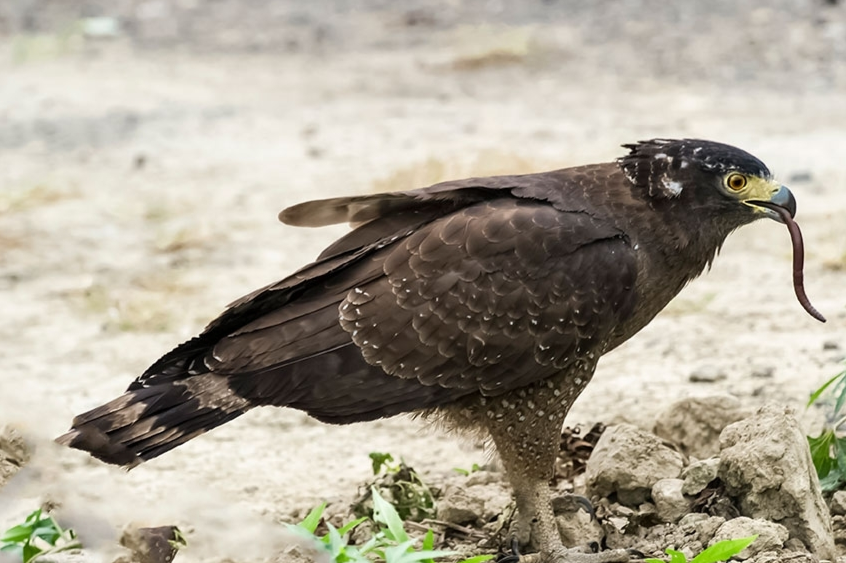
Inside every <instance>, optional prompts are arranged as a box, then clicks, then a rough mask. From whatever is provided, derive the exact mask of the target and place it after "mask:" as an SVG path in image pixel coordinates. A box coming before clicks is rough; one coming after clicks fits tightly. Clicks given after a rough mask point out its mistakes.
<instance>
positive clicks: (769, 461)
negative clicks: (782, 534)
mask: <svg viewBox="0 0 846 563" xmlns="http://www.w3.org/2000/svg"><path fill="white" fill-rule="evenodd" d="M720 446H721V448H722V451H721V453H720V469H719V476H720V479H722V481H723V483H724V484H725V487H726V492H727V493H728V494H729V495H731V496H732V497H735V498H736V499H737V501H738V506H739V508H740V511H741V513H742V514H743V515H744V516H749V517H750V518H760V519H765V520H770V521H772V522H776V523H779V524H782V525H783V526H785V527H786V528H787V530H788V531H789V532H790V536H791V537H796V538H799V539H800V540H802V542H803V543H804V544H805V546H806V547H807V548H808V549H809V550H810V551H811V552H812V553H813V554H815V555H816V556H818V557H820V558H821V559H833V558H834V554H835V552H834V541H833V538H832V533H831V524H830V522H829V514H828V508H827V507H826V505H825V502H824V501H823V498H822V494H821V493H820V486H819V480H818V479H817V473H816V470H815V469H814V466H813V463H812V462H811V453H810V450H809V449H808V442H807V440H806V438H805V433H804V432H803V431H802V428H801V426H800V425H799V422H798V421H797V420H796V417H795V415H794V411H793V409H790V408H786V407H783V406H775V405H768V406H765V407H763V408H761V409H760V410H759V411H758V412H757V413H756V414H755V416H753V417H751V418H749V419H746V420H743V421H740V422H737V423H735V424H732V425H730V426H728V427H727V428H726V429H725V430H724V431H723V433H722V435H721V436H720Z"/></svg>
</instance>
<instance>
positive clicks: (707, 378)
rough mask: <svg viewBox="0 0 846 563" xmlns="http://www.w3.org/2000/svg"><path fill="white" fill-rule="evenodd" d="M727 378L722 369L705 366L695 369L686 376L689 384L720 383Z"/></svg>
mask: <svg viewBox="0 0 846 563" xmlns="http://www.w3.org/2000/svg"><path fill="white" fill-rule="evenodd" d="M726 377H727V375H726V372H725V371H724V370H723V368H721V367H718V366H711V365H705V366H701V367H698V368H696V369H695V370H693V371H692V372H691V373H690V375H689V376H688V380H689V381H690V382H691V383H714V382H717V381H722V380H724V379H725V378H726Z"/></svg>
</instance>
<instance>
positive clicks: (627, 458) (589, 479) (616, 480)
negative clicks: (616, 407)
mask: <svg viewBox="0 0 846 563" xmlns="http://www.w3.org/2000/svg"><path fill="white" fill-rule="evenodd" d="M681 470H682V455H681V454H680V453H679V452H677V451H674V450H672V449H670V448H669V447H667V446H666V445H664V444H663V443H662V442H661V440H659V439H658V438H657V437H656V436H654V435H652V434H649V433H648V432H644V431H643V430H639V429H638V428H636V427H635V426H632V425H630V424H620V425H617V426H609V427H608V428H607V429H606V430H605V432H604V433H603V434H602V436H601V437H600V438H599V442H597V444H596V447H595V448H594V450H593V453H592V454H591V456H590V459H588V461H587V466H586V469H585V477H586V479H585V481H586V486H587V489H588V491H589V492H590V493H591V494H595V495H599V496H608V495H611V494H613V493H616V495H617V500H618V501H619V502H620V503H622V504H625V505H628V506H638V505H639V504H641V503H643V502H645V501H646V500H647V498H648V497H649V495H650V493H651V491H652V487H653V486H654V485H655V483H657V482H658V481H659V480H661V479H675V478H677V477H678V476H679V475H680V474H681Z"/></svg>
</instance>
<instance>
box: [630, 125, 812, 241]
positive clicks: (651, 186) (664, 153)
mask: <svg viewBox="0 0 846 563" xmlns="http://www.w3.org/2000/svg"><path fill="white" fill-rule="evenodd" d="M623 146H624V147H626V148H627V149H629V154H628V155H626V156H624V157H622V158H620V159H618V161H617V162H618V163H619V165H620V167H621V168H622V169H623V172H624V173H625V175H626V177H627V178H628V179H629V181H631V182H632V184H633V185H634V186H635V187H636V188H637V189H643V190H646V191H647V193H648V194H649V196H650V197H651V198H652V199H654V200H669V201H673V200H677V201H678V202H679V203H683V204H684V205H685V208H686V209H688V210H689V211H691V212H697V213H706V214H707V216H709V217H712V218H715V219H716V218H719V219H720V222H722V223H724V224H726V226H727V227H729V228H734V227H739V226H741V225H744V224H746V223H750V222H752V221H754V220H755V219H759V218H762V217H769V218H771V219H775V220H776V221H780V222H784V219H783V215H782V213H781V212H780V210H779V209H778V208H781V209H784V210H786V211H787V212H788V214H789V215H790V217H793V216H794V215H796V200H795V199H794V197H793V194H792V193H790V190H789V189H787V187H785V186H783V185H781V184H780V183H779V182H777V181H775V180H774V179H773V176H772V173H771V172H770V170H769V169H768V168H767V166H766V165H765V164H764V163H763V162H761V161H760V160H759V159H757V158H755V157H754V156H752V155H751V154H749V153H748V152H746V151H743V150H741V149H738V148H736V147H733V146H731V145H725V144H723V143H715V142H713V141H703V140H699V139H681V140H670V139H652V140H650V141H642V142H639V143H636V144H631V145H623ZM669 201H668V203H669Z"/></svg>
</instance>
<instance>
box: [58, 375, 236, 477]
mask: <svg viewBox="0 0 846 563" xmlns="http://www.w3.org/2000/svg"><path fill="white" fill-rule="evenodd" d="M250 407H251V405H250V403H249V402H248V401H247V400H246V399H244V398H242V397H239V396H237V395H235V394H234V393H233V392H232V390H231V389H229V387H228V386H227V384H226V379H225V378H224V377H220V376H215V375H211V374H205V375H204V376H203V377H199V378H188V379H185V380H182V381H174V382H166V383H162V384H159V385H153V386H150V387H143V388H139V389H132V390H130V391H127V392H126V393H124V394H123V395H121V396H120V397H118V398H116V399H114V400H112V401H110V402H108V403H106V404H104V405H102V406H99V407H97V408H95V409H92V410H90V411H88V412H86V413H83V414H81V415H79V416H77V417H76V418H74V420H73V425H72V427H71V430H70V431H69V432H68V433H67V434H65V435H63V436H60V437H59V438H57V439H56V441H57V442H58V443H60V444H63V445H66V446H70V447H72V448H76V449H79V450H84V451H87V452H89V453H91V455H93V456H94V457H96V458H98V459H100V460H102V461H105V462H106V463H112V464H115V465H122V466H124V467H127V468H132V467H135V466H136V465H138V464H140V463H142V462H144V461H147V460H150V459H153V458H155V457H158V456H160V455H161V454H163V453H165V452H167V451H169V450H172V449H173V448H175V447H177V446H179V445H181V444H184V443H185V442H187V441H188V440H191V439H192V438H195V437H197V436H199V435H200V434H203V433H205V432H207V431H209V430H211V429H212V428H215V427H217V426H220V425H221V424H224V423H226V422H229V421H230V420H233V419H235V418H237V417H239V416H241V415H242V414H244V413H245V412H246V411H247V410H249V409H250Z"/></svg>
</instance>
